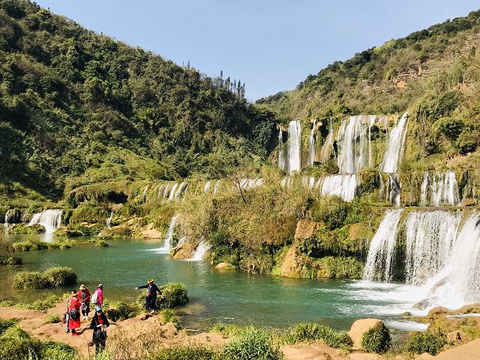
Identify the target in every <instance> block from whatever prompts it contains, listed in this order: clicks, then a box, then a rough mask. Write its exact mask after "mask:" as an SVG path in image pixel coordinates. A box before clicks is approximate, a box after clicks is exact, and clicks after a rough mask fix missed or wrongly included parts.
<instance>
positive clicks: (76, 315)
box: [67, 291, 81, 336]
mask: <svg viewBox="0 0 480 360" xmlns="http://www.w3.org/2000/svg"><path fill="white" fill-rule="evenodd" d="M80 306H81V304H80V301H78V294H77V292H76V291H72V294H71V296H70V299H69V301H68V306H67V315H68V316H67V317H68V329H69V330H71V331H72V336H76V335H78V333H77V329H78V328H79V327H80ZM67 332H68V331H67Z"/></svg>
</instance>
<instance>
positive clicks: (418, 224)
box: [405, 211, 461, 285]
mask: <svg viewBox="0 0 480 360" xmlns="http://www.w3.org/2000/svg"><path fill="white" fill-rule="evenodd" d="M460 219H461V213H460V212H458V213H449V212H446V211H433V212H412V213H410V214H409V215H408V217H407V220H406V231H407V232H406V236H407V239H406V256H405V262H406V264H405V278H406V282H407V283H408V284H414V285H418V284H421V283H424V282H425V280H426V279H429V278H431V277H432V276H433V275H435V274H436V273H437V272H438V271H439V270H440V269H441V268H443V267H444V266H445V264H446V262H447V259H448V257H449V256H450V254H451V251H452V248H453V246H454V244H455V241H456V238H457V231H458V226H459V224H460Z"/></svg>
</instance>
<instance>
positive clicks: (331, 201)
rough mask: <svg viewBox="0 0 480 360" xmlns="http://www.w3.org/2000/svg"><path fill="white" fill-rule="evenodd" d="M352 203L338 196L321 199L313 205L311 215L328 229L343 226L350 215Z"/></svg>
mask: <svg viewBox="0 0 480 360" xmlns="http://www.w3.org/2000/svg"><path fill="white" fill-rule="evenodd" d="M349 209H350V204H348V203H346V202H345V201H343V200H342V199H340V198H339V197H336V196H332V197H328V198H325V199H321V200H319V201H317V202H315V204H314V205H313V206H312V208H311V210H310V216H311V218H312V219H313V220H315V221H321V222H323V223H324V224H325V227H326V229H327V230H334V229H337V228H341V227H342V226H343V225H344V224H345V220H346V218H347V216H348V211H349Z"/></svg>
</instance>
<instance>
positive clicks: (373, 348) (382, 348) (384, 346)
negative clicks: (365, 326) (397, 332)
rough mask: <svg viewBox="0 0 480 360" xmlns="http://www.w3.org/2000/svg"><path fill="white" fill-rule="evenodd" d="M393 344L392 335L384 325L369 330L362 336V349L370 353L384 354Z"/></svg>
mask: <svg viewBox="0 0 480 360" xmlns="http://www.w3.org/2000/svg"><path fill="white" fill-rule="evenodd" d="M391 342H392V340H391V338H390V333H389V332H388V329H387V328H386V327H385V325H383V324H381V325H378V326H376V327H373V328H371V329H369V330H368V331H367V332H366V333H365V334H363V336H362V348H363V350H365V351H366V352H369V353H378V354H383V353H384V352H386V351H387V350H388V349H389V348H390V345H391Z"/></svg>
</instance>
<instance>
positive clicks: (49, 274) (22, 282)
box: [13, 267, 77, 289]
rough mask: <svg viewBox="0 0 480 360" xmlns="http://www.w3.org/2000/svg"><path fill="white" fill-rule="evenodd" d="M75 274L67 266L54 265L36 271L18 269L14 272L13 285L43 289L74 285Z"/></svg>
mask: <svg viewBox="0 0 480 360" xmlns="http://www.w3.org/2000/svg"><path fill="white" fill-rule="evenodd" d="M76 283H77V274H75V272H74V271H73V269H72V268H69V267H54V268H50V269H47V270H45V271H44V272H42V273H41V272H38V271H20V272H18V273H17V274H15V277H14V280H13V285H14V287H15V288H17V289H45V288H52V287H59V286H69V285H75V284H76Z"/></svg>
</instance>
